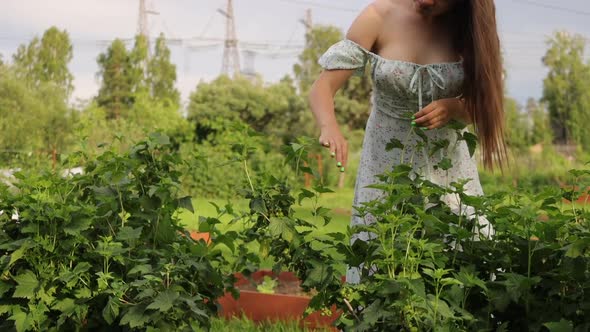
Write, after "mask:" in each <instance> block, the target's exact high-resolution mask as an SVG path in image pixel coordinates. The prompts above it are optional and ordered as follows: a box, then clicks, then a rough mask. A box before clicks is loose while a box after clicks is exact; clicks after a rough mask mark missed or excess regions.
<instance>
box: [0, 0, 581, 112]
mask: <svg viewBox="0 0 590 332" xmlns="http://www.w3.org/2000/svg"><path fill="white" fill-rule="evenodd" d="M408 1H409V0H408ZM226 2H227V1H226V0H147V4H148V9H150V10H153V11H155V12H157V15H149V16H148V22H149V23H148V26H149V30H150V36H157V35H158V34H159V33H160V32H163V33H164V34H165V35H166V37H167V38H170V39H171V43H170V45H169V46H170V48H171V51H172V61H173V62H174V63H175V64H176V65H177V72H178V80H177V87H178V89H179V90H180V91H181V94H182V98H183V101H184V102H186V101H187V100H188V97H189V95H190V93H191V92H192V91H194V90H195V88H196V86H197V84H198V83H199V82H203V81H204V82H207V81H210V80H212V79H214V78H215V77H216V76H217V75H219V73H220V72H221V67H222V58H223V44H222V42H220V41H219V40H222V39H223V38H224V35H225V18H224V16H222V15H221V14H220V13H219V12H218V9H220V8H221V9H225V7H226ZM370 2H371V1H370V0H234V11H235V16H236V19H235V21H236V30H237V36H238V39H239V40H240V42H241V43H243V45H244V47H243V49H241V51H242V52H241V59H242V60H241V62H242V64H244V62H245V56H244V52H243V51H245V50H246V48H249V49H250V50H252V49H253V48H254V47H255V46H257V45H259V44H264V45H265V46H264V48H263V49H262V51H260V49H259V54H258V55H257V56H256V57H255V59H254V61H250V66H252V64H253V66H254V70H255V71H256V72H258V73H260V74H261V75H262V77H263V79H264V80H265V81H267V82H276V81H278V80H279V79H280V78H281V77H283V76H284V75H286V74H292V67H293V64H294V63H295V62H296V61H297V47H299V46H302V45H303V40H304V33H305V26H304V25H303V24H302V22H301V20H302V19H303V17H304V15H305V10H306V9H308V8H311V9H312V17H313V23H314V24H322V25H333V26H336V27H338V28H340V29H341V30H342V31H343V32H346V30H348V27H349V26H350V24H351V23H352V21H353V20H354V18H355V17H356V16H357V15H358V13H359V12H360V11H361V10H362V9H363V8H364V7H365V6H366V5H367V4H369V3H370ZM495 2H496V7H497V21H498V27H499V32H500V39H501V43H502V48H503V52H504V56H505V61H506V66H507V73H508V80H507V90H508V93H509V95H510V96H512V97H513V98H515V99H516V100H517V101H519V102H520V103H521V104H524V103H525V102H526V100H527V99H528V98H530V97H532V98H537V99H538V98H540V97H541V95H542V88H543V78H544V77H545V76H546V74H547V69H546V68H545V67H544V66H543V64H542V62H541V58H542V56H543V54H544V53H545V50H546V44H545V41H546V39H547V38H548V36H550V35H551V34H552V33H553V32H554V31H556V30H566V31H568V32H570V33H579V34H582V35H583V36H585V37H587V38H590V24H589V23H588V21H590V1H587V0H564V1H554V0H496V1H495ZM557 7H559V8H557ZM138 12H139V0H51V1H47V0H3V1H2V2H1V4H0V31H1V32H0V53H1V54H2V58H3V59H4V60H5V61H6V60H10V59H11V57H12V54H14V53H15V51H16V49H17V48H18V45H20V44H23V43H27V42H28V41H30V39H32V38H33V37H34V36H41V35H42V34H43V32H44V31H45V30H46V29H47V28H49V27H50V26H52V25H55V26H57V27H58V28H60V29H65V30H67V31H68V33H69V34H70V38H71V39H72V42H73V45H74V58H73V60H72V62H71V63H70V70H71V71H72V73H73V75H74V77H75V80H74V85H75V91H74V94H73V99H74V100H73V101H77V102H82V101H84V100H87V99H89V98H92V97H93V96H95V95H96V93H97V91H98V86H99V83H100V82H99V80H98V77H97V75H96V72H97V71H98V66H97V64H96V58H97V57H98V55H99V54H100V53H101V52H104V51H105V49H106V48H107V46H108V44H109V42H110V41H112V40H113V39H114V38H124V39H130V38H132V37H133V36H134V35H135V34H136V32H137V30H138V28H137V27H138ZM197 37H198V38H197ZM205 39H211V40H212V41H208V40H205ZM172 41H175V42H172ZM280 45H283V46H284V45H288V46H290V47H294V48H295V51H293V49H291V50H286V51H285V49H280V48H279V46H280ZM130 46H131V45H130ZM586 54H587V55H588V54H590V48H589V49H588V51H587V52H586Z"/></svg>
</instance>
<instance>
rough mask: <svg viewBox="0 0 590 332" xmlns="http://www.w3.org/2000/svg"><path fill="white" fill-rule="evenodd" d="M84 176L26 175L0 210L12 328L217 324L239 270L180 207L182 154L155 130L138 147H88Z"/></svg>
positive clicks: (6, 319)
mask: <svg viewBox="0 0 590 332" xmlns="http://www.w3.org/2000/svg"><path fill="white" fill-rule="evenodd" d="M70 161H71V162H75V163H76V164H85V165H86V166H85V173H84V174H82V175H76V176H73V177H70V178H62V177H59V176H58V175H56V174H52V173H47V172H46V173H40V174H33V173H30V174H25V173H20V174H17V175H16V177H17V178H18V183H16V184H15V185H16V190H13V191H9V190H8V189H7V188H4V189H3V190H2V192H1V194H0V197H1V199H0V210H2V211H13V210H17V211H18V213H19V216H20V218H19V220H18V221H13V220H11V219H10V216H9V214H7V213H4V214H2V215H0V229H2V231H1V232H0V269H1V270H2V276H1V278H0V295H1V299H0V317H1V318H2V323H0V326H1V329H2V330H8V331H11V330H14V329H16V331H94V330H104V329H109V330H115V331H130V330H149V331H170V330H174V331H185V330H187V331H192V330H195V329H197V328H198V327H199V326H202V327H205V328H208V327H209V326H210V317H211V316H213V315H214V314H215V313H216V312H217V306H216V299H217V298H219V297H220V296H222V295H223V294H224V291H225V289H226V288H227V289H231V288H232V287H233V286H232V285H233V278H232V277H230V276H229V275H226V274H224V273H223V272H222V268H223V267H224V266H226V265H227V263H226V262H225V259H224V258H223V256H222V255H221V252H220V250H219V248H218V247H217V242H216V239H213V241H214V243H213V245H211V246H207V244H206V243H205V242H204V241H199V242H195V241H193V240H192V239H191V238H190V236H189V234H188V232H186V231H185V230H184V229H183V228H182V227H181V226H180V225H179V222H178V220H177V217H176V215H177V214H176V212H177V210H178V209H180V208H185V209H189V210H192V204H191V199H190V197H182V196H180V195H179V193H180V183H179V182H178V179H179V176H180V173H179V171H178V167H179V164H180V159H179V157H178V155H177V154H175V153H173V152H171V151H170V142H169V139H168V137H167V136H165V135H162V134H157V133H156V134H152V135H150V137H149V139H147V140H145V141H143V142H140V143H138V144H136V145H135V146H133V147H132V148H131V149H130V151H129V152H128V153H125V154H117V153H114V152H112V151H109V150H107V151H105V152H104V153H102V154H101V155H99V156H98V157H97V158H96V159H89V158H88V157H87V156H86V155H85V154H84V153H78V154H75V155H72V156H71V159H70Z"/></svg>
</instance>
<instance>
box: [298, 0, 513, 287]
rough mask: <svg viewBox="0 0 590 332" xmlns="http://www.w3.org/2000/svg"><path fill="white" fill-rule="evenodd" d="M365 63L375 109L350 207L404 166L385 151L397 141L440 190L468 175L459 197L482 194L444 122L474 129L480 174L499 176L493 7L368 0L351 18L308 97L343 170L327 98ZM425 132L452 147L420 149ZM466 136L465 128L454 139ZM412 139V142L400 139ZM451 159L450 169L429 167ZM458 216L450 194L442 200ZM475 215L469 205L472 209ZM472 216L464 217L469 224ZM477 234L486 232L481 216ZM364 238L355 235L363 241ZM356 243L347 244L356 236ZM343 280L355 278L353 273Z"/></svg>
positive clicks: (487, 3) (355, 220) (473, 1)
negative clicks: (390, 172) (495, 165)
mask: <svg viewBox="0 0 590 332" xmlns="http://www.w3.org/2000/svg"><path fill="white" fill-rule="evenodd" d="M368 62H370V63H371V65H372V78H373V82H374V87H373V93H372V104H373V110H372V112H371V114H370V116H369V119H368V121H367V125H366V133H365V137H364V140H363V147H362V155H361V161H360V165H359V170H358V174H357V179H356V186H355V195H354V201H353V207H354V206H358V205H360V204H361V203H362V202H366V201H370V200H373V199H375V198H377V197H378V196H379V194H380V193H379V192H378V191H377V190H376V189H370V188H365V186H367V185H370V184H373V183H375V182H377V179H376V178H375V176H376V175H377V174H380V173H383V172H385V171H386V170H388V169H390V168H391V167H392V166H394V165H395V164H399V163H400V162H402V160H401V159H402V154H401V153H400V150H399V149H393V150H390V151H386V149H385V146H386V144H387V143H389V142H390V141H391V140H392V139H397V140H399V141H400V142H402V143H403V144H404V146H405V147H406V151H405V154H403V156H404V158H403V159H404V160H403V162H405V163H410V164H412V165H413V166H414V169H415V171H416V174H422V175H424V176H425V177H426V178H427V179H429V180H430V181H432V182H434V183H438V184H441V185H448V184H449V183H450V182H453V181H456V180H457V179H460V178H469V179H471V181H469V182H468V183H467V184H466V185H465V192H466V193H467V194H470V195H483V190H482V188H481V184H480V182H479V175H478V173H477V167H476V166H477V163H476V161H475V159H474V158H473V157H472V156H470V154H469V149H468V146H467V144H466V141H464V140H459V141H458V140H457V133H456V131H455V129H452V128H450V127H448V126H447V125H448V124H449V122H450V121H458V122H462V123H463V124H471V123H473V124H474V127H475V131H476V134H477V136H478V139H479V146H480V147H481V151H482V155H483V163H484V165H485V167H486V168H488V169H493V161H494V160H495V161H496V162H497V163H498V164H499V165H500V167H501V169H502V170H503V163H504V162H505V161H507V158H506V145H505V143H504V140H503V136H504V128H503V105H502V98H503V86H502V65H501V56H500V46H499V40H498V33H497V29H496V20H495V7H494V3H493V1H492V0H375V1H374V2H373V3H371V4H370V5H369V6H367V7H366V8H365V9H364V10H363V11H362V12H361V13H360V14H359V15H358V17H357V18H356V19H355V20H354V22H353V23H352V25H351V27H350V29H349V30H348V32H347V34H346V38H345V39H343V40H341V41H339V42H338V43H336V44H334V45H332V46H331V47H330V48H329V49H328V50H327V51H326V53H324V54H323V55H322V57H321V58H320V59H319V63H320V65H321V66H322V67H323V68H324V69H325V70H324V71H323V72H322V73H321V74H320V75H319V77H318V79H317V80H316V81H315V83H314V84H313V86H312V89H311V92H310V95H309V100H310V103H311V109H312V111H313V113H314V115H315V118H316V120H317V122H318V124H319V126H320V128H321V135H320V137H319V140H320V143H321V144H322V145H323V146H325V147H326V148H327V149H329V150H330V152H331V154H332V156H333V157H335V161H336V162H337V163H339V164H338V165H342V169H341V171H344V169H345V167H346V162H347V158H348V148H347V143H346V140H345V138H344V137H343V136H342V133H341V131H340V129H339V127H338V124H337V123H336V117H335V115H334V95H335V94H336V92H337V91H338V89H340V87H342V86H343V84H344V83H345V81H346V80H347V79H348V78H350V77H351V76H352V75H353V74H356V75H362V74H363V73H364V68H365V65H366V64H367V63H368ZM415 130H424V131H423V133H424V134H426V136H427V137H428V139H429V141H440V140H444V139H448V140H449V142H450V143H451V144H449V145H448V147H447V148H445V149H440V150H439V153H435V154H434V155H432V156H430V155H429V154H428V153H427V152H426V151H427V150H426V149H421V151H420V152H419V151H418V146H417V144H418V142H420V138H419V135H417V134H413V135H411V133H412V132H413V131H415ZM465 131H467V128H466V127H465V128H464V129H462V131H461V133H464V132H465ZM407 133H410V135H407ZM443 158H448V159H450V160H451V163H452V167H451V168H450V169H448V171H445V170H443V169H442V168H440V167H434V166H435V165H436V164H437V163H439V162H440V161H441V160H442V159H443ZM443 201H445V202H446V203H447V204H448V205H449V206H450V207H451V209H452V210H453V211H455V212H456V213H458V212H459V211H464V209H465V206H463V210H459V207H458V202H457V200H456V198H454V197H453V196H447V197H443ZM471 209H472V208H471ZM472 212H473V210H471V211H469V208H468V211H467V213H468V216H469V217H471V213H472ZM370 222H371V216H370V215H369V216H366V217H364V218H361V217H360V216H356V215H355V214H354V213H353V217H352V220H351V224H352V225H357V224H363V223H370ZM479 224H480V226H484V228H483V229H480V234H484V235H485V236H491V235H493V229H492V227H491V225H490V224H489V223H488V222H487V220H486V219H485V217H480V219H479ZM366 235H367V234H359V235H357V236H356V238H361V239H363V240H366V239H367V236H366ZM356 238H353V241H354V240H355V239H356ZM347 280H348V281H349V282H355V281H358V275H357V274H355V270H354V269H351V270H349V273H348V274H347Z"/></svg>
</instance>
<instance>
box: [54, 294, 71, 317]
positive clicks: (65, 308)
mask: <svg viewBox="0 0 590 332" xmlns="http://www.w3.org/2000/svg"><path fill="white" fill-rule="evenodd" d="M51 309H54V310H58V311H61V312H63V313H65V314H70V313H72V312H74V310H75V309H76V302H75V301H74V299H70V298H66V299H63V300H60V301H57V302H56V303H55V304H54V305H53V306H52V307H51Z"/></svg>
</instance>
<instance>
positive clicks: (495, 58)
mask: <svg viewBox="0 0 590 332" xmlns="http://www.w3.org/2000/svg"><path fill="white" fill-rule="evenodd" d="M453 12H454V15H453V16H454V17H453V18H454V20H453V21H454V22H453V26H455V27H456V30H455V41H456V47H457V50H458V51H459V52H460V53H461V54H462V55H463V66H464V70H465V83H464V89H463V96H464V98H465V107H466V108H467V111H468V113H469V114H470V115H471V118H472V119H473V124H474V128H475V134H476V135H477V136H478V140H479V144H480V147H481V152H482V155H483V164H484V167H485V168H486V169H489V170H493V168H494V165H493V164H494V161H496V163H497V164H498V165H499V166H500V169H501V170H502V173H503V172H504V162H506V163H508V155H507V152H506V143H505V141H504V102H503V100H504V86H503V85H504V84H503V77H502V75H503V71H502V56H501V54H500V40H499V38H498V30H497V25H496V8H495V5H494V1H493V0H463V1H460V2H459V3H458V4H457V5H456V7H455V9H454V10H453Z"/></svg>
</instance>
